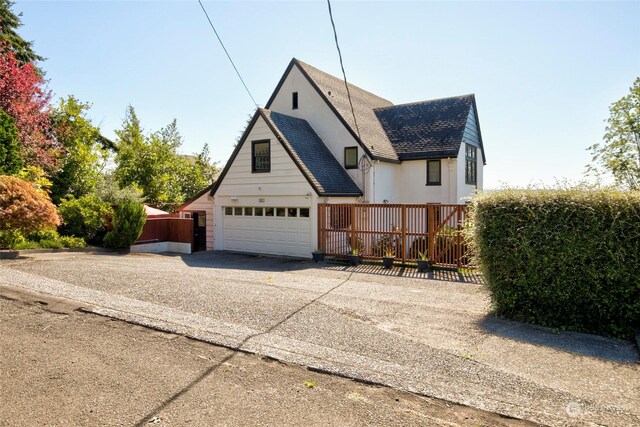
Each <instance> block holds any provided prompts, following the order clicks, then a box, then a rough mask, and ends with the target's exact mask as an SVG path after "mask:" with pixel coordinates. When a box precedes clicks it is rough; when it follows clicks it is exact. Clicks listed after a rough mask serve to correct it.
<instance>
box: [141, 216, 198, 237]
mask: <svg viewBox="0 0 640 427" xmlns="http://www.w3.org/2000/svg"><path fill="white" fill-rule="evenodd" d="M151 242H181V243H193V219H191V218H171V217H166V216H161V217H149V218H147V222H145V223H144V227H143V228H142V234H141V235H140V237H139V238H138V240H136V243H151Z"/></svg>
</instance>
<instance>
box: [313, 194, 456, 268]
mask: <svg viewBox="0 0 640 427" xmlns="http://www.w3.org/2000/svg"><path fill="white" fill-rule="evenodd" d="M466 214H467V209H466V206H465V205H440V204H425V205H407V204H394V205H391V204H326V203H323V204H319V205H318V246H319V248H318V249H319V250H321V251H323V252H324V253H325V254H326V256H328V257H334V258H346V257H347V255H348V254H349V253H350V252H351V250H352V249H358V250H359V251H360V254H361V256H362V257H363V258H364V259H381V258H382V257H383V256H385V253H386V252H390V253H392V254H393V256H394V258H395V259H396V260H397V261H401V262H402V263H403V264H404V263H406V262H414V261H416V260H417V259H418V258H419V257H420V254H424V253H426V254H427V257H428V259H429V260H430V261H431V263H432V264H433V265H436V266H443V267H456V268H461V267H468V254H467V245H466V244H465V243H464V241H463V239H462V233H461V231H462V229H463V227H464V222H465V219H466Z"/></svg>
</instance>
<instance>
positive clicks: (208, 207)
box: [180, 191, 215, 251]
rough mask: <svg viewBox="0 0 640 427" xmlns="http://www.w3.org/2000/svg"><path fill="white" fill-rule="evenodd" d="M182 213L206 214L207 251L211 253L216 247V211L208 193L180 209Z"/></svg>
mask: <svg viewBox="0 0 640 427" xmlns="http://www.w3.org/2000/svg"><path fill="white" fill-rule="evenodd" d="M180 211H181V212H206V215H207V216H206V221H207V223H206V227H207V250H208V251H211V250H213V248H214V247H215V243H214V236H215V221H214V209H213V199H212V198H211V196H209V192H208V191H207V192H206V193H204V194H203V195H202V196H200V197H198V198H197V199H195V200H193V201H192V202H191V203H189V204H188V205H185V206H183V207H182V209H180Z"/></svg>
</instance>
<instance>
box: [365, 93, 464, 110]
mask: <svg viewBox="0 0 640 427" xmlns="http://www.w3.org/2000/svg"><path fill="white" fill-rule="evenodd" d="M475 96H476V94H475V93H468V94H465V95H457V96H445V97H442V98H435V99H427V100H425V101H414V102H405V103H403V104H394V105H389V106H388V107H377V108H374V109H373V110H374V111H381V110H387V109H389V108H394V107H409V106H412V105H420V104H427V103H429V102H438V101H446V100H450V99H461V98H468V97H472V98H475Z"/></svg>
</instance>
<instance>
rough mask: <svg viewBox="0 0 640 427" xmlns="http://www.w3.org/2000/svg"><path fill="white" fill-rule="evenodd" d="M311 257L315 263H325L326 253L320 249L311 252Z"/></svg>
mask: <svg viewBox="0 0 640 427" xmlns="http://www.w3.org/2000/svg"><path fill="white" fill-rule="evenodd" d="M311 256H312V257H313V262H323V261H324V252H322V251H321V250H320V249H316V250H315V251H313V252H311Z"/></svg>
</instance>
